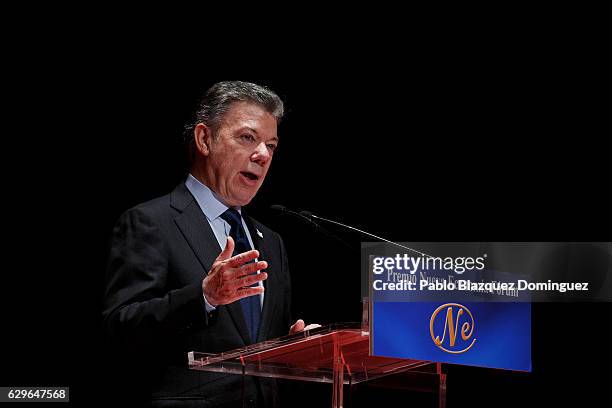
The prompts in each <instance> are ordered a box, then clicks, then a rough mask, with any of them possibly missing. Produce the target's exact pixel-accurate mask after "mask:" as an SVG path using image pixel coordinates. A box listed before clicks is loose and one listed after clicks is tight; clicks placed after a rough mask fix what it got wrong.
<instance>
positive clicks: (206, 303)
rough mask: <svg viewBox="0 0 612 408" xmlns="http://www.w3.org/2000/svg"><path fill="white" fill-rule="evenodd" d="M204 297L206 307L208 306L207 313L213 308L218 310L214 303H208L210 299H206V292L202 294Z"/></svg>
mask: <svg viewBox="0 0 612 408" xmlns="http://www.w3.org/2000/svg"><path fill="white" fill-rule="evenodd" d="M202 297H203V298H204V307H205V308H206V313H210V312H212V311H213V310H217V308H216V307H214V306H213V305H211V304H210V303H208V300H206V295H205V294H202Z"/></svg>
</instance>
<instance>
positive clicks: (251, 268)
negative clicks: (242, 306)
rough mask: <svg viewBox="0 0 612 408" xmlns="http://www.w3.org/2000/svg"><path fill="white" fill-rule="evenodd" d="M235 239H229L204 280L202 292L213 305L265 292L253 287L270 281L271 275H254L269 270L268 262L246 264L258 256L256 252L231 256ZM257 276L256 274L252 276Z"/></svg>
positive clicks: (263, 273)
mask: <svg viewBox="0 0 612 408" xmlns="http://www.w3.org/2000/svg"><path fill="white" fill-rule="evenodd" d="M233 252H234V240H233V239H232V237H227V244H226V245H225V249H224V250H223V251H221V253H220V254H219V256H218V257H217V259H215V262H214V263H213V265H212V268H210V272H208V275H207V276H206V278H204V280H203V281H202V290H203V292H204V296H206V300H207V301H208V303H210V304H211V305H212V306H218V305H226V304H228V303H233V302H235V301H237V300H240V299H242V298H245V297H248V296H253V295H259V294H260V293H263V291H264V288H263V286H256V287H250V286H251V285H252V284H254V283H255V282H260V281H263V280H265V279H267V278H268V274H267V273H265V272H261V273H258V274H254V273H255V272H257V271H259V270H261V269H265V268H267V267H268V263H267V262H266V261H259V262H253V263H249V264H247V262H249V261H250V260H252V259H255V258H257V257H258V256H259V252H258V251H257V250H251V251H248V252H243V253H241V254H238V255H236V256H232V253H233ZM252 274H254V275H252Z"/></svg>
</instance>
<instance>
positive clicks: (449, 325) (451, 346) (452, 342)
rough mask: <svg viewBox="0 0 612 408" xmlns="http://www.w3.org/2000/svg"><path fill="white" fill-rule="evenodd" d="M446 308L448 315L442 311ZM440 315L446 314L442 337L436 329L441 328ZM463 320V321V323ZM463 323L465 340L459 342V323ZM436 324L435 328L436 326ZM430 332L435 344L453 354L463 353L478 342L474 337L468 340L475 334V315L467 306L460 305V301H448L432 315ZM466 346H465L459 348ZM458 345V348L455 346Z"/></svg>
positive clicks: (462, 332)
mask: <svg viewBox="0 0 612 408" xmlns="http://www.w3.org/2000/svg"><path fill="white" fill-rule="evenodd" d="M444 310H446V316H444V313H440V312H442V311H444ZM455 310H456V314H455V317H453V311H455ZM438 315H440V316H444V317H442V318H443V319H444V331H443V332H442V338H440V336H436V333H435V332H436V330H435V329H437V330H438V332H439V331H440V330H441V326H442V325H441V324H439V323H438V324H436V321H439V319H437V318H438ZM461 322H463V323H462V324H461ZM460 324H461V332H460V334H461V339H462V340H463V342H460V344H457V345H456V343H457V330H459V325H460ZM434 326H435V328H434ZM429 333H430V334H431V339H432V340H433V342H434V344H435V345H436V346H438V347H439V348H440V349H441V350H444V351H446V352H447V353H452V354H461V353H465V352H466V351H468V350H469V349H470V348H472V346H473V345H474V342H476V339H472V342H471V343H469V345H468V342H469V340H470V338H471V337H472V335H473V334H474V316H472V313H471V312H470V311H469V310H468V308H467V307H465V306H463V305H460V304H459V303H446V304H444V305H442V306H440V307H438V308H437V309H436V310H434V312H433V313H432V315H431V319H429ZM447 333H448V341H447V342H446V343H447V345H446V346H445V340H446V334H447ZM462 346H465V347H463V348H459V347H462ZM455 347H456V348H455Z"/></svg>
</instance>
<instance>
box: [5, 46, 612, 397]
mask: <svg viewBox="0 0 612 408" xmlns="http://www.w3.org/2000/svg"><path fill="white" fill-rule="evenodd" d="M66 38H70V36H67V37H66ZM59 42H60V43H62V44H64V43H63V42H62V41H59ZM535 48H536V49H534V50H530V51H525V50H513V52H512V53H511V54H508V52H506V51H507V50H506V51H504V52H495V51H493V50H491V49H489V50H488V52H487V53H486V55H483V54H480V55H479V54H477V53H476V54H473V55H472V54H470V55H462V56H463V58H461V59H460V58H456V56H454V55H453V56H448V57H445V56H442V55H438V56H437V58H429V57H431V56H428V57H422V58H415V59H412V60H408V62H406V63H403V64H399V63H395V62H387V63H383V62H381V63H373V62H372V61H370V63H368V64H365V63H364V60H363V59H356V60H355V61H354V62H353V61H352V60H351V62H348V61H344V62H343V63H335V62H334V63H333V64H332V63H331V61H328V62H325V60H322V61H321V62H318V63H317V64H315V65H313V64H310V65H306V64H305V65H303V66H301V67H299V66H294V67H292V69H290V70H284V71H283V73H282V74H276V73H272V72H271V71H265V70H263V72H264V73H263V74H262V72H257V73H254V71H253V70H252V69H240V70H237V69H236V67H238V66H240V67H243V66H246V67H248V66H252V65H256V64H257V57H256V56H254V55H243V54H245V53H242V54H240V55H239V56H235V61H236V63H235V64H230V65H233V67H234V68H233V69H223V68H220V67H218V68H217V69H216V70H212V69H211V67H213V66H215V65H216V61H218V60H219V59H221V57H219V56H210V58H200V59H197V58H192V55H196V54H198V52H196V51H195V50H192V51H191V52H183V51H181V52H180V53H179V52H177V51H175V50H174V48H173V47H172V46H168V45H163V44H161V43H160V44H154V45H148V46H144V45H143V44H141V43H140V42H139V41H138V40H134V39H131V40H130V41H126V42H123V41H117V42H112V43H109V44H106V43H105V42H104V41H100V42H99V43H98V44H96V47H87V50H84V49H82V48H79V47H67V48H66V47H58V46H57V44H56V43H55V42H54V41H51V40H48V41H45V40H44V39H43V40H42V43H41V44H39V48H37V52H38V53H37V56H38V58H35V59H34V61H43V62H44V64H42V65H36V64H29V63H26V64H24V65H25V66H26V67H27V68H24V69H23V70H22V69H21V66H20V65H16V66H15V72H14V74H12V75H11V76H9V77H7V79H8V80H9V82H11V84H10V85H11V86H10V92H9V93H7V95H6V96H8V98H9V100H10V101H11V109H9V110H7V117H8V118H7V119H8V121H7V124H6V125H5V129H6V132H7V136H6V139H7V140H6V141H7V143H6V146H7V149H6V150H5V151H4V159H5V160H4V161H3V167H5V168H4V169H3V170H4V171H3V173H4V175H5V178H6V180H5V183H4V186H5V202H6V203H8V204H9V209H8V210H7V211H5V225H6V228H5V237H6V238H7V241H8V245H7V246H6V250H7V252H6V253H5V258H6V265H7V266H6V267H5V271H4V273H3V277H2V280H3V282H4V283H3V285H2V292H3V296H2V299H1V302H2V304H1V309H0V313H1V320H0V321H2V324H3V327H4V329H3V330H2V336H3V342H2V350H3V351H2V357H1V358H2V370H1V373H2V374H1V375H2V377H1V385H6V386H27V385H32V386H34V385H40V386H44V385H57V386H65V385H67V386H70V387H71V399H72V400H73V403H74V404H80V405H90V404H92V403H95V400H96V395H97V394H99V393H101V392H104V391H103V389H104V386H105V384H106V377H107V376H108V375H112V371H111V372H110V373H109V371H108V370H102V369H101V367H102V361H101V359H102V356H103V355H104V354H103V353H102V352H101V350H102V349H103V348H104V344H103V340H102V339H103V337H102V335H101V329H100V308H101V297H102V286H103V280H104V266H105V258H106V249H107V248H106V245H107V242H108V238H109V235H110V232H111V229H112V226H113V224H114V222H115V220H116V219H117V217H118V216H119V215H120V214H121V213H122V212H123V211H124V210H126V209H127V208H129V207H131V206H133V205H135V204H137V203H139V202H142V201H145V200H148V199H151V198H154V197H157V196H160V195H163V194H166V193H168V192H169V191H171V190H172V188H173V187H174V186H175V185H176V184H177V183H178V182H180V181H181V180H182V179H183V177H184V175H185V174H186V173H185V167H184V162H183V151H182V147H181V145H180V137H181V132H182V127H183V125H184V123H185V121H186V120H188V119H189V117H190V114H191V111H192V109H193V107H194V106H195V103H196V101H197V98H198V95H199V94H200V93H201V92H203V91H204V90H205V89H206V88H208V87H209V86H210V85H212V84H213V83H215V82H216V81H219V80H226V79H240V80H246V81H253V82H257V83H260V84H263V85H267V86H269V87H271V88H272V89H274V90H275V91H276V92H277V93H278V94H279V95H280V96H281V97H282V98H283V99H284V100H285V103H286V108H287V114H286V117H285V120H284V122H283V123H282V125H281V127H280V130H279V134H280V139H281V141H280V146H279V147H280V148H279V150H278V152H277V154H275V158H274V162H273V164H272V167H271V172H270V174H269V176H268V179H267V181H266V183H265V185H264V186H263V188H262V190H261V191H260V192H259V194H258V196H257V197H256V199H255V200H254V201H253V203H252V204H251V205H250V213H251V214H252V215H253V216H254V217H255V218H257V219H259V220H260V221H262V222H264V223H265V224H267V225H269V226H270V227H271V228H273V229H275V230H276V231H278V232H280V233H281V234H282V236H283V237H284V239H285V242H286V245H287V249H288V252H289V257H290V262H291V268H292V279H293V285H294V315H295V316H296V317H301V318H304V319H305V320H307V322H318V323H323V324H324V323H331V322H338V321H357V320H359V318H360V307H361V305H360V296H359V276H358V275H359V261H358V259H359V257H358V250H354V251H350V250H347V249H345V248H343V247H342V246H340V245H338V244H337V243H336V242H334V241H332V240H330V239H328V238H326V237H325V236H323V235H321V234H319V233H317V232H316V231H314V230H313V229H312V228H310V227H309V226H308V225H306V224H304V223H302V222H301V221H299V220H297V219H292V218H288V217H286V216H280V215H278V214H275V213H273V212H271V211H270V210H269V206H270V205H271V204H283V205H286V206H287V207H290V208H294V209H306V210H310V211H312V212H314V213H316V214H320V215H323V216H326V217H329V218H332V219H336V220H341V221H343V222H345V223H348V224H351V225H354V226H356V227H360V228H363V229H366V230H368V231H370V232H372V233H374V234H377V235H381V236H384V237H387V238H389V239H392V240H397V241H429V240H432V241H454V240H456V241H495V240H498V241H513V240H516V241H546V240H552V241H583V240H584V241H591V240H610V239H609V238H610V236H609V231H610V229H609V221H610V216H609V208H610V199H609V198H608V194H607V193H608V192H607V190H608V189H609V181H608V177H607V175H608V173H609V169H608V168H607V167H608V166H609V164H608V163H609V154H608V153H607V152H608V149H607V148H605V147H604V146H605V144H606V143H604V140H603V138H604V137H605V136H607V135H609V128H606V129H607V131H604V128H602V125H603V123H602V117H603V115H604V104H603V100H602V99H601V92H602V91H601V83H600V81H601V77H600V76H599V74H600V73H601V72H600V71H599V69H600V68H601V65H600V61H599V59H598V57H597V53H594V52H589V51H583V50H582V49H581V48H580V47H576V48H573V49H572V50H571V52H570V53H568V51H567V50H565V49H563V50H561V49H558V50H554V51H550V50H547V51H544V50H542V49H540V48H537V47H535ZM237 51H238V50H237ZM242 51H245V50H242ZM246 54H248V53H246ZM364 59H365V58H364ZM29 61H30V60H29V59H28V60H27V61H26V62H29ZM296 65H299V64H296ZM213 71H214V72H213ZM15 108H16V109H15ZM330 229H331V230H333V231H334V232H335V233H336V234H337V235H340V236H342V237H343V238H344V239H345V240H347V241H348V242H349V243H351V244H352V245H354V246H355V248H359V242H360V240H361V237H359V236H358V235H355V234H353V233H351V232H346V231H342V230H338V229H335V228H333V227H331V228H330ZM609 313H610V304H607V303H606V304H604V303H597V304H588V303H572V304H535V305H534V307H533V323H532V324H533V372H532V373H512V372H504V371H494V370H486V369H479V368H478V369H477V368H469V367H449V368H448V370H449V378H448V405H449V406H451V407H452V406H460V405H464V404H465V405H467V404H469V405H472V406H474V405H476V406H487V405H490V404H494V405H517V404H520V403H525V402H526V401H534V400H535V401H537V402H540V403H546V402H549V401H550V400H552V401H554V402H557V403H560V404H562V405H563V404H565V403H568V404H569V402H570V401H571V400H573V399H579V400H583V401H595V400H597V399H598V398H600V397H601V396H602V395H604V389H602V382H603V378H602V376H601V374H599V373H600V372H601V370H602V367H605V365H606V362H607V360H609V354H610V352H609V350H608V348H607V346H606V338H607V337H606V336H607V335H606V334H605V330H606V329H605V326H606V324H607V322H608V321H609V316H610V314H609Z"/></svg>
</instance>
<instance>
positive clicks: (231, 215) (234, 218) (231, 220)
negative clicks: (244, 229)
mask: <svg viewBox="0 0 612 408" xmlns="http://www.w3.org/2000/svg"><path fill="white" fill-rule="evenodd" d="M221 218H223V219H224V220H225V221H227V223H228V224H229V225H230V227H232V228H238V227H239V226H242V217H241V216H240V213H239V212H238V210H236V209H234V208H228V209H227V210H226V211H225V212H224V213H223V214H221Z"/></svg>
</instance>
